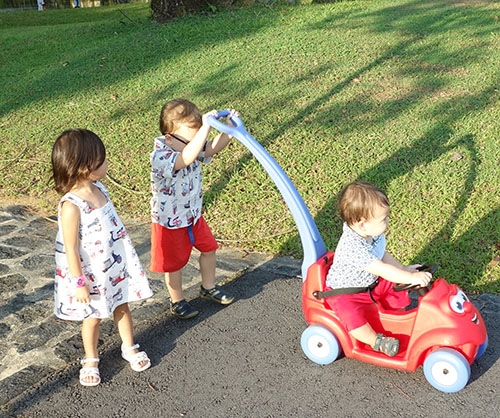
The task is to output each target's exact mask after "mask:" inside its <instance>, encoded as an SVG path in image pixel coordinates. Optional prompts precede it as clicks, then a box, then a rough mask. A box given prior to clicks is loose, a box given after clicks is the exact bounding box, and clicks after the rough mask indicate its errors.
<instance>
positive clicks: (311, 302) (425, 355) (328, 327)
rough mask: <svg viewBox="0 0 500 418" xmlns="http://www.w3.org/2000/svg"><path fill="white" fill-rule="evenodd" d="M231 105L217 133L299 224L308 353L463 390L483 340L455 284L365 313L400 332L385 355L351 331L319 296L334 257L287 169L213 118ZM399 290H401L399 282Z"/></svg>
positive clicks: (478, 321) (380, 326)
mask: <svg viewBox="0 0 500 418" xmlns="http://www.w3.org/2000/svg"><path fill="white" fill-rule="evenodd" d="M229 115H230V111H229V110H223V111H220V112H219V113H218V115H217V117H214V116H210V117H209V118H208V119H209V123H210V125H211V126H213V127H214V128H216V129H218V130H219V131H221V132H225V133H227V134H229V135H233V136H234V137H236V138H237V139H238V140H239V141H240V142H241V143H242V144H243V145H245V146H246V147H247V148H248V149H249V150H250V151H251V152H252V154H253V155H254V156H255V157H256V158H257V160H259V162H260V163H261V164H262V166H263V167H264V169H265V170H266V171H267V172H268V174H269V175H270V177H271V178H272V180H273V181H274V183H275V184H276V186H277V187H278V189H279V191H280V192H281V195H282V197H283V198H284V200H285V202H286V204H287V205H288V208H289V209H290V211H291V213H292V215H293V218H294V220H295V223H296V225H297V228H298V230H299V235H300V239H301V241H302V248H303V250H304V259H303V261H302V280H303V284H302V308H303V312H304V316H305V318H306V321H307V323H308V324H309V327H308V328H307V329H306V330H305V331H304V332H303V333H302V337H301V346H302V350H303V351H304V353H305V354H306V356H307V357H308V358H309V359H311V360H312V361H314V362H315V363H318V364H329V363H331V362H333V361H334V360H336V359H337V357H338V356H339V355H340V353H341V351H344V354H345V355H346V356H347V357H352V358H355V359H358V360H361V361H365V362H367V363H372V364H376V365H380V366H385V367H391V368H395V369H400V370H407V371H415V370H416V369H417V368H418V366H420V365H423V367H424V374H425V377H426V378H427V380H428V381H429V383H430V384H431V385H432V386H434V387H435V388H436V389H438V390H441V391H443V392H457V391H459V390H461V389H462V388H463V387H465V385H466V384H467V382H468V381H469V377H470V365H471V364H472V362H473V361H474V360H475V359H477V358H479V357H480V356H481V355H482V354H483V353H484V351H485V350H486V347H487V346H488V335H487V333H486V327H485V325H484V322H483V318H482V317H481V314H480V313H479V311H478V310H477V309H476V308H475V307H474V305H473V304H472V303H471V302H470V301H469V299H468V298H467V296H466V295H465V293H464V292H462V290H460V288H459V287H458V286H457V285H454V284H448V283H447V282H446V280H444V279H438V280H436V281H434V282H433V283H432V287H431V288H430V290H429V289H427V288H423V289H421V291H419V294H420V298H419V301H418V307H416V308H412V309H410V310H408V311H387V310H382V309H379V307H378V306H377V305H375V304H373V305H372V306H370V307H369V308H368V309H369V310H371V311H370V312H368V313H367V314H368V315H367V317H369V318H371V320H370V324H371V326H372V327H373V329H374V330H375V331H376V332H381V333H383V334H385V335H390V336H394V337H397V338H398V339H399V340H400V349H399V352H398V354H397V355H396V356H394V357H388V356H386V355H385V354H382V353H380V352H375V351H374V350H373V349H372V348H371V347H369V346H367V345H366V344H363V343H360V342H359V341H357V340H355V339H353V338H351V337H350V335H349V334H348V332H347V331H346V329H345V328H344V327H343V325H342V324H341V323H340V321H339V319H338V317H337V316H336V315H335V313H334V312H333V311H332V310H331V309H330V308H329V307H328V306H327V305H326V304H325V302H324V300H323V299H318V298H317V297H316V296H315V295H317V292H320V291H324V289H325V279H326V275H327V273H328V270H329V268H330V266H331V264H332V262H333V252H327V251H326V247H325V244H324V242H323V240H322V239H321V234H320V233H319V231H318V228H317V226H316V224H315V223H314V220H313V219H312V216H311V214H310V213H309V210H308V209H307V207H306V205H305V203H304V201H303V200H302V198H301V197H300V195H299V193H298V192H297V189H296V188H295V187H294V185H293V184H292V182H291V181H290V179H289V178H288V176H287V175H286V174H285V172H284V171H283V170H282V169H281V167H280V166H279V164H278V163H277V162H276V161H275V160H274V159H273V158H272V157H271V156H270V155H269V153H268V152H267V151H266V150H265V149H264V148H263V147H262V146H261V145H260V144H259V143H258V142H257V141H256V140H255V139H254V138H253V137H252V136H251V135H250V134H249V133H248V132H247V131H246V129H245V127H244V125H243V122H242V120H241V119H240V118H239V117H232V119H231V120H232V121H233V123H234V124H235V126H234V127H231V126H228V125H225V124H223V123H221V122H219V121H218V118H221V117H227V116H229ZM401 290H402V289H401Z"/></svg>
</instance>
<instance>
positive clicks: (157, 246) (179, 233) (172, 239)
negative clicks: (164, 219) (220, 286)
mask: <svg viewBox="0 0 500 418" xmlns="http://www.w3.org/2000/svg"><path fill="white" fill-rule="evenodd" d="M193 247H195V248H196V249H197V250H199V251H200V252H202V253H209V252H212V251H215V250H217V249H218V248H219V245H218V244H217V241H216V240H215V237H214V236H213V234H212V231H210V228H209V226H208V224H207V222H206V221H205V219H204V218H203V216H202V217H201V218H200V219H198V222H196V224H195V225H192V226H189V227H185V228H178V229H169V228H165V227H164V226H162V225H160V224H157V223H152V224H151V266H150V269H151V271H153V272H155V273H173V272H174V271H178V270H180V269H182V268H183V267H184V266H185V265H186V264H187V263H188V261H189V256H190V255H191V251H192V249H193Z"/></svg>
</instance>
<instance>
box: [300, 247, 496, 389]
mask: <svg viewBox="0 0 500 418" xmlns="http://www.w3.org/2000/svg"><path fill="white" fill-rule="evenodd" d="M333 258H334V253H333V252H330V253H327V254H326V255H325V256H323V257H322V258H320V259H319V260H318V261H317V262H316V263H314V264H312V265H311V266H310V267H309V270H308V273H307V277H306V280H305V282H304V284H303V286H302V309H303V312H304V316H305V318H306V321H307V323H308V324H310V325H309V327H308V328H307V329H306V330H305V331H304V332H303V333H302V337H301V346H302V350H303V351H304V353H305V354H306V356H307V357H308V358H309V359H310V360H312V361H314V362H315V363H318V364H329V363H331V362H333V361H335V360H336V359H337V357H338V356H339V354H340V353H341V351H343V352H344V354H345V355H346V356H347V357H351V358H355V359H358V360H361V361H364V362H367V363H371V364H375V365H379V366H385V367H391V368H394V369H400V370H407V371H415V370H416V369H417V368H418V366H420V365H423V367H424V374H425V377H426V379H427V381H428V382H429V383H430V384H431V385H432V386H434V387H435V388H436V389H438V390H440V391H443V392H457V391H459V390H461V389H462V388H464V387H465V385H466V384H467V382H468V381H469V377H470V365H471V364H472V363H473V362H474V360H475V359H476V358H479V357H480V356H481V355H482V354H483V353H484V351H485V350H486V347H487V345H488V335H487V333H486V327H485V324H484V321H483V318H482V317H481V314H480V313H479V311H478V310H477V309H476V307H475V306H474V305H473V304H472V303H471V302H470V301H469V299H468V298H467V296H466V295H465V293H464V292H463V291H462V290H461V289H460V288H459V287H458V286H457V285H455V284H449V283H447V282H446V280H444V279H442V278H440V279H437V280H435V281H434V282H433V283H432V284H431V285H430V286H432V287H431V288H430V290H428V291H427V289H425V288H424V289H425V291H424V292H421V295H420V297H419V300H418V306H417V307H415V308H412V309H410V310H407V311H387V310H384V309H383V308H381V307H380V306H378V305H376V304H373V305H370V307H369V308H367V309H368V310H369V312H367V317H369V318H371V319H370V321H369V322H370V325H371V326H372V327H373V329H374V330H375V332H381V333H383V334H385V335H389V336H393V337H396V338H398V339H399V341H400V349H399V352H398V354H396V356H394V357H389V356H386V355H385V354H382V353H380V352H377V351H374V350H373V349H372V348H371V347H370V346H368V345H366V344H364V343H361V342H359V341H357V340H356V339H354V338H352V337H351V336H350V335H349V334H348V332H347V331H346V329H345V328H344V326H343V325H342V324H341V322H340V321H339V319H338V317H337V316H336V315H335V312H334V311H332V310H331V309H330V308H329V307H328V305H327V304H326V303H325V302H324V299H318V298H317V297H316V296H315V295H316V294H317V292H318V291H323V290H324V288H325V279H326V275H327V273H328V270H329V268H330V266H331V264H332V262H333ZM424 293H425V294H424Z"/></svg>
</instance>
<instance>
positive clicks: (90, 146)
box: [51, 129, 106, 194]
mask: <svg viewBox="0 0 500 418" xmlns="http://www.w3.org/2000/svg"><path fill="white" fill-rule="evenodd" d="M105 159H106V148H105V147H104V144H103V143H102V141H101V138H99V137H98V136H97V135H96V134H95V133H93V132H91V131H88V130H87V129H69V130H67V131H64V132H63V133H62V134H61V135H59V136H58V137H57V139H56V142H55V143H54V146H53V147H52V159H51V160H52V179H53V180H54V185H55V189H56V191H57V192H59V193H61V194H64V193H67V192H69V191H70V190H71V189H72V187H73V186H74V185H75V184H76V182H77V181H78V180H79V179H85V178H88V176H89V175H90V173H91V172H92V171H95V170H97V169H98V168H99V167H100V166H101V165H102V164H103V163H104V160H105Z"/></svg>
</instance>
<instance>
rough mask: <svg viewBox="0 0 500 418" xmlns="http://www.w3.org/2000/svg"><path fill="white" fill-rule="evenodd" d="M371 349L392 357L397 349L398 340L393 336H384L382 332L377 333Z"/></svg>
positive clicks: (396, 352)
mask: <svg viewBox="0 0 500 418" xmlns="http://www.w3.org/2000/svg"><path fill="white" fill-rule="evenodd" d="M373 349H374V350H375V351H380V352H381V353H384V354H385V355H388V356H389V357H394V356H395V355H396V354H398V351H399V340H398V339H397V338H394V337H386V336H385V335H383V334H377V340H376V341H375V345H374V346H373Z"/></svg>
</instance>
